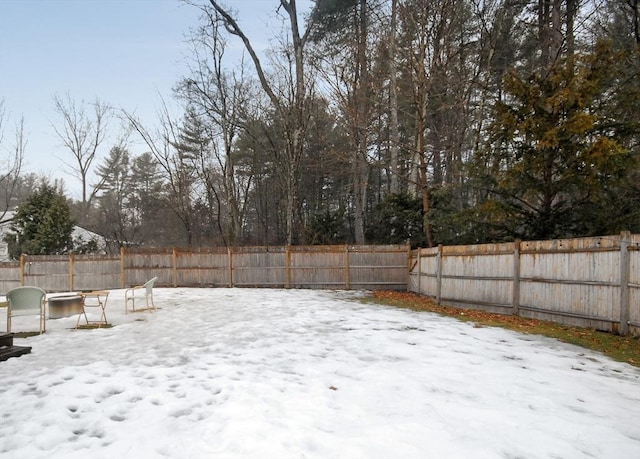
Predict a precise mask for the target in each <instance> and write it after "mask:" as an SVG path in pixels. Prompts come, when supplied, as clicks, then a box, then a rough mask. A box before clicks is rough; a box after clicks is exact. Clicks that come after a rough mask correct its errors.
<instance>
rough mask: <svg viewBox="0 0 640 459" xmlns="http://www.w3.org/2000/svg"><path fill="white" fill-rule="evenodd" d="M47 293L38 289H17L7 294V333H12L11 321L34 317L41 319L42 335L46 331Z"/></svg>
mask: <svg viewBox="0 0 640 459" xmlns="http://www.w3.org/2000/svg"><path fill="white" fill-rule="evenodd" d="M46 295H47V293H46V292H45V291H44V290H42V289H41V288H38V287H16V288H14V289H12V290H9V291H8V292H7V295H6V296H7V302H8V306H7V332H11V319H12V318H13V317H17V316H34V315H37V316H38V317H39V319H40V330H39V331H40V333H44V332H45V331H46V327H47V325H46V322H45V306H44V305H45V298H46Z"/></svg>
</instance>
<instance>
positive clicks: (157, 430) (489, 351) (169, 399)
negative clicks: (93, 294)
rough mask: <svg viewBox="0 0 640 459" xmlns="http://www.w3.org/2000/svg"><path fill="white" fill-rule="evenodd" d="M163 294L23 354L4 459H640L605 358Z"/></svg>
mask: <svg viewBox="0 0 640 459" xmlns="http://www.w3.org/2000/svg"><path fill="white" fill-rule="evenodd" d="M155 292H156V293H155V294H156V305H157V306H158V307H159V308H161V309H160V310H158V311H157V312H156V313H149V312H139V313H135V314H128V315H125V314H124V293H123V291H114V292H112V294H111V296H110V298H109V302H108V305H107V317H108V319H109V322H110V323H112V324H113V325H114V326H113V328H107V329H97V330H71V329H70V327H73V326H74V325H75V317H71V318H65V319H57V320H49V321H48V322H47V333H46V334H44V335H41V336H36V337H32V338H28V339H16V343H15V344H17V345H28V346H32V347H33V351H32V353H31V354H28V355H25V356H23V357H20V358H12V359H9V360H7V361H6V362H0V458H6V459H21V458H24V459H38V458H47V459H58V458H59V459H74V458H83V459H84V458H87V457H91V458H92V459H98V458H110V459H111V458H127V459H128V458H131V459H134V458H135V459H147V458H149V459H150V458H176V459H184V458H189V459H200V458H260V459H263V458H275V459H286V458H327V459H335V458H346V459H349V458H380V459H396V458H397V459H410V458H420V459H425V458H438V459H440V458H473V459H476V458H479V459H485V458H486V459H488V458H526V459H530V458H563V459H572V458H599V459H606V458H610V459H621V458H629V459H631V458H638V457H640V369H638V368H634V367H632V366H630V365H627V364H623V363H617V362H614V361H612V360H610V359H608V358H606V357H604V356H602V355H600V354H596V353H592V352H590V351H586V350H584V349H581V348H577V347H573V346H570V345H566V344H562V343H559V342H557V341H554V340H551V339H547V338H543V337H539V336H530V335H520V334H517V333H514V332H510V331H505V330H501V329H493V328H474V326H473V324H469V323H461V322H457V321H456V320H454V319H450V318H443V317H439V316H437V315H433V314H428V313H417V312H412V311H406V310H398V309H393V308H389V307H383V306H375V305H367V304H363V303H361V302H359V301H358V300H357V299H358V297H359V296H361V295H362V294H361V293H355V292H327V291H309V290H262V289H186V288H179V289H156V290H155ZM0 316H1V317H0V330H6V328H5V321H6V311H5V310H4V309H0ZM30 324H32V327H31V328H30V329H34V328H35V327H37V319H32V320H31V321H30V322H29V323H27V324H26V327H27V328H29V325H30ZM16 325H18V326H19V327H21V328H22V327H23V323H22V322H21V321H16Z"/></svg>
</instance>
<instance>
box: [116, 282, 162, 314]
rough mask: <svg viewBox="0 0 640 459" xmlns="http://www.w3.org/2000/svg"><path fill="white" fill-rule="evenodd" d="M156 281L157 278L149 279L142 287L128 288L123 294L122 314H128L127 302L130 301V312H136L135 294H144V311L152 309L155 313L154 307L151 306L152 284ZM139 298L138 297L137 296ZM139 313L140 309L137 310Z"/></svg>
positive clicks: (153, 305)
mask: <svg viewBox="0 0 640 459" xmlns="http://www.w3.org/2000/svg"><path fill="white" fill-rule="evenodd" d="M156 280H158V278H157V277H154V278H153V279H149V280H148V281H147V282H145V283H144V284H142V285H136V286H135V287H130V288H128V289H126V290H125V292H124V313H125V314H126V313H128V312H129V301H131V312H135V310H136V292H142V293H144V299H145V302H146V306H147V307H146V308H145V309H153V310H154V311H155V309H156V305H155V304H153V284H154V283H155V282H156ZM138 296H139V295H138ZM139 311H141V309H139Z"/></svg>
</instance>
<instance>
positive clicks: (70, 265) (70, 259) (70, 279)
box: [69, 253, 75, 292]
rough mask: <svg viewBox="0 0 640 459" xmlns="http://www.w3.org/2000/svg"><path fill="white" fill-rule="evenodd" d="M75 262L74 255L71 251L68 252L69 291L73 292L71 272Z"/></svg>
mask: <svg viewBox="0 0 640 459" xmlns="http://www.w3.org/2000/svg"><path fill="white" fill-rule="evenodd" d="M74 262H75V257H74V256H73V254H72V253H70V254H69V291H70V292H73V290H74V288H73V272H74V271H75V268H74V266H73V264H74Z"/></svg>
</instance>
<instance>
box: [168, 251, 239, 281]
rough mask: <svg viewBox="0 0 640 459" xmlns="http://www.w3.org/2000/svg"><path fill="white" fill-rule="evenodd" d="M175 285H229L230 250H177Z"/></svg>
mask: <svg viewBox="0 0 640 459" xmlns="http://www.w3.org/2000/svg"><path fill="white" fill-rule="evenodd" d="M174 284H175V285H180V286H184V287H221V286H227V285H229V252H228V251H227V250H226V249H224V250H222V249H219V250H210V251H204V252H203V251H198V252H187V251H177V250H176V252H175V281H174Z"/></svg>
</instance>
